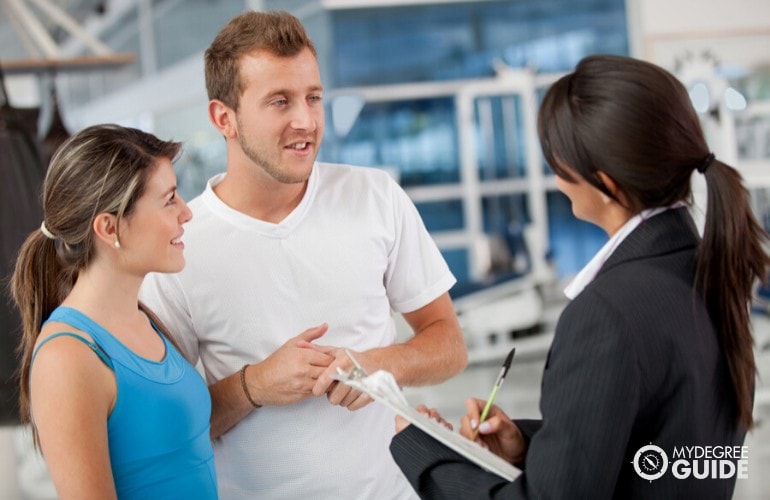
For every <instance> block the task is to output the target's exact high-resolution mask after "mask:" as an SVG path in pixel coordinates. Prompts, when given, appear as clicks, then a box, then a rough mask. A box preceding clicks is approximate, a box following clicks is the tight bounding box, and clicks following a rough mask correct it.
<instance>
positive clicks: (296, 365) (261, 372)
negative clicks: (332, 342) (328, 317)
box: [246, 323, 335, 405]
mask: <svg viewBox="0 0 770 500" xmlns="http://www.w3.org/2000/svg"><path fill="white" fill-rule="evenodd" d="M328 329H329V326H328V325H327V324H325V323H324V324H323V325H320V326H316V327H313V328H308V329H307V330H305V331H304V332H302V333H300V334H299V335H297V336H296V337H293V338H291V339H289V340H287V341H286V342H285V343H284V344H283V345H282V346H281V347H279V348H278V349H277V350H276V351H275V352H273V353H272V354H271V355H270V356H268V357H267V358H265V359H264V360H263V361H262V362H260V363H257V364H255V365H251V366H250V367H249V369H248V370H247V372H246V373H247V375H248V377H247V379H246V383H247V385H248V388H249V394H250V395H251V397H252V399H254V401H255V402H257V403H258V404H260V405H288V404H292V403H297V402H299V401H302V400H304V399H307V398H310V397H312V396H313V395H314V394H313V387H314V386H315V385H316V382H317V380H318V379H319V377H321V375H322V374H323V373H324V372H325V371H327V369H328V367H329V366H330V365H331V364H332V363H333V362H334V361H335V358H334V356H333V355H331V354H328V353H326V352H323V350H322V349H309V348H308V346H313V344H311V342H312V341H314V340H316V339H318V338H320V337H321V336H322V335H323V334H324V333H326V331H327V330H328Z"/></svg>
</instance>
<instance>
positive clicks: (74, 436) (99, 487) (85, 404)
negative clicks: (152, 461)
mask: <svg viewBox="0 0 770 500" xmlns="http://www.w3.org/2000/svg"><path fill="white" fill-rule="evenodd" d="M43 336H44V335H43V334H41V337H43ZM30 392H31V404H32V415H33V419H34V424H35V425H36V427H37V431H38V435H39V438H40V445H41V447H42V452H43V456H44V458H45V461H46V463H47V464H48V468H49V470H50V473H51V477H52V479H53V482H54V485H55V487H56V491H57V493H58V496H59V498H60V499H61V500H67V499H77V500H89V499H95V500H96V499H99V500H102V499H114V498H117V495H116V492H115V484H114V481H113V477H112V469H111V467H110V455H109V448H108V440H107V418H108V417H109V414H110V412H111V410H112V407H113V405H114V402H115V398H116V394H117V387H116V383H115V376H114V374H113V372H112V371H111V370H110V369H109V368H108V367H107V366H106V365H105V364H104V363H103V362H102V361H101V360H100V359H99V357H98V356H96V355H95V354H94V352H93V351H92V350H91V349H90V348H89V347H88V346H87V345H86V344H84V343H82V342H81V341H79V340H77V339H74V338H72V337H57V338H56V339H52V340H51V341H50V342H48V343H46V344H45V345H44V346H43V347H42V348H41V349H40V351H39V352H38V354H37V357H36V358H35V362H34V364H33V365H32V370H31V375H30Z"/></svg>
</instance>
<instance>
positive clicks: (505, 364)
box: [471, 347, 516, 441]
mask: <svg viewBox="0 0 770 500" xmlns="http://www.w3.org/2000/svg"><path fill="white" fill-rule="evenodd" d="M514 354H516V348H515V347H514V348H513V349H511V352H509V353H508V356H506V358H505V361H503V366H502V368H500V373H498V374H497V380H495V385H494V387H492V394H490V395H489V398H487V403H486V404H485V405H484V409H483V410H482V411H481V417H479V422H478V424H477V425H476V428H475V429H473V433H472V434H471V440H473V441H475V440H476V437H478V433H479V426H480V425H481V424H482V423H483V422H484V420H486V418H487V415H489V409H490V408H491V407H492V404H494V402H495V398H496V397H497V391H499V390H500V387H501V386H502V385H503V382H504V381H505V376H506V375H507V374H508V369H509V368H510V367H511V362H512V361H513V355H514Z"/></svg>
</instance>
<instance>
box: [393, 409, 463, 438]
mask: <svg viewBox="0 0 770 500" xmlns="http://www.w3.org/2000/svg"><path fill="white" fill-rule="evenodd" d="M417 411H419V412H420V413H422V414H423V415H427V416H428V417H429V418H431V419H433V420H435V421H436V422H438V423H440V424H441V425H443V426H444V427H446V428H447V429H449V430H450V431H451V430H452V429H453V427H452V424H451V423H449V422H447V421H446V420H444V417H442V416H441V414H439V412H438V410H436V409H435V408H428V407H427V406H425V405H419V406H418V407H417ZM408 425H410V422H409V421H408V420H407V419H405V418H404V417H402V416H401V415H396V433H399V432H401V431H402V430H404V429H405V428H406V427H407V426H408Z"/></svg>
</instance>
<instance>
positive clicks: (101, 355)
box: [29, 325, 115, 371]
mask: <svg viewBox="0 0 770 500" xmlns="http://www.w3.org/2000/svg"><path fill="white" fill-rule="evenodd" d="M73 326H74V325H73ZM57 337H72V338H74V339H78V340H79V341H81V342H82V343H84V344H85V345H87V346H88V347H90V348H91V350H92V351H94V353H95V354H96V355H97V356H99V359H101V360H102V362H103V363H104V364H105V365H107V367H108V368H109V369H110V370H112V371H115V367H114V366H113V365H112V360H111V359H110V357H109V356H108V355H107V353H106V352H104V349H102V348H101V347H99V346H98V345H97V344H95V343H93V342H91V341H90V340H88V339H87V338H85V337H83V336H82V335H78V334H75V333H71V332H59V333H54V334H53V335H50V336H48V337H47V338H45V339H43V341H42V342H40V344H38V346H37V347H36V348H35V351H34V352H33V353H32V360H31V361H30V363H29V364H30V367H31V366H32V364H33V363H34V362H35V357H36V356H37V353H38V351H40V348H41V347H43V346H44V345H46V344H47V343H48V342H50V341H51V340H53V339H55V338H57Z"/></svg>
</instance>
